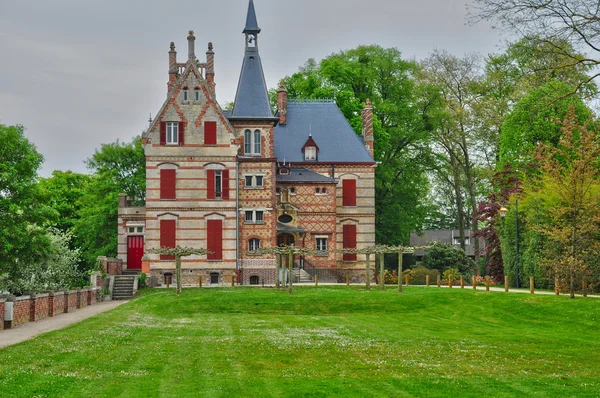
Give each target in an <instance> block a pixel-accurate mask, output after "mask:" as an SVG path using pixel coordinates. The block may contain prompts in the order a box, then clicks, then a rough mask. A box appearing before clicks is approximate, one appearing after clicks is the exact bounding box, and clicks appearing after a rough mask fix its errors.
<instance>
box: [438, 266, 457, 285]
mask: <svg viewBox="0 0 600 398" xmlns="http://www.w3.org/2000/svg"><path fill="white" fill-rule="evenodd" d="M450 279H451V280H453V281H457V280H459V279H460V272H459V271H458V268H448V269H447V270H446V271H444V273H443V274H442V280H443V281H445V282H448V280H450Z"/></svg>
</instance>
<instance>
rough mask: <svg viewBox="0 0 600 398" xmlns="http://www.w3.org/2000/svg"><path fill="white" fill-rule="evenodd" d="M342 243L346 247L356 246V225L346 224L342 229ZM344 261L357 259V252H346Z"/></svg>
mask: <svg viewBox="0 0 600 398" xmlns="http://www.w3.org/2000/svg"><path fill="white" fill-rule="evenodd" d="M342 234H343V236H342V239H343V240H342V242H343V243H342V244H343V246H344V249H355V248H356V225H344V229H343V231H342ZM344 261H356V254H347V253H344Z"/></svg>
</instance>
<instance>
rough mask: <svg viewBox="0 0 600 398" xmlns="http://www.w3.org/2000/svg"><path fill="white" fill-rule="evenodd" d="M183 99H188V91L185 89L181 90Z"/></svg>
mask: <svg viewBox="0 0 600 398" xmlns="http://www.w3.org/2000/svg"><path fill="white" fill-rule="evenodd" d="M183 100H184V101H187V100H188V91H187V90H183Z"/></svg>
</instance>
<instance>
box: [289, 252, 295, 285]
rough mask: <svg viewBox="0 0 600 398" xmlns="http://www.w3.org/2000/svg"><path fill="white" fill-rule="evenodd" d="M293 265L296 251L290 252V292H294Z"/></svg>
mask: <svg viewBox="0 0 600 398" xmlns="http://www.w3.org/2000/svg"><path fill="white" fill-rule="evenodd" d="M293 265H294V253H290V254H289V265H288V269H289V280H290V289H289V292H290V294H292V293H293V292H294V288H293V286H292V267H293Z"/></svg>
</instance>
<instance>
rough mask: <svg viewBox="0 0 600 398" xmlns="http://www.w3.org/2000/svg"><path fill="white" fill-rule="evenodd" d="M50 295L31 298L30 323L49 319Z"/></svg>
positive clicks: (37, 295) (36, 295) (44, 294)
mask: <svg viewBox="0 0 600 398" xmlns="http://www.w3.org/2000/svg"><path fill="white" fill-rule="evenodd" d="M49 296H50V295H49V294H48V293H43V294H35V295H32V296H31V306H30V311H31V312H30V314H29V321H30V322H36V321H39V320H42V319H44V318H46V317H48V314H49V299H48V298H49Z"/></svg>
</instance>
